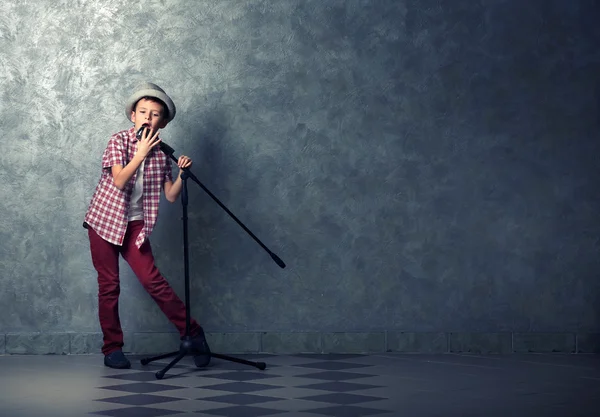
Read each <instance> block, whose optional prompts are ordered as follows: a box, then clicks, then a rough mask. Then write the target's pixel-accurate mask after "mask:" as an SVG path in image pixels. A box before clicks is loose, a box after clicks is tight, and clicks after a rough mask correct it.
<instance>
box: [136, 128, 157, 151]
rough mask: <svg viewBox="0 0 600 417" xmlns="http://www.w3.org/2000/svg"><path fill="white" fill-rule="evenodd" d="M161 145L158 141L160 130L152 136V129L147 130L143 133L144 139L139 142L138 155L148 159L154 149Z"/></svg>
mask: <svg viewBox="0 0 600 417" xmlns="http://www.w3.org/2000/svg"><path fill="white" fill-rule="evenodd" d="M159 143H160V139H158V130H157V131H156V133H154V135H152V129H149V128H145V129H144V132H143V133H142V138H141V139H140V140H139V141H138V148H137V152H136V155H137V154H139V155H140V156H141V157H142V158H146V156H148V154H149V153H150V151H151V150H152V148H154V147H155V146H156V145H158V144H159Z"/></svg>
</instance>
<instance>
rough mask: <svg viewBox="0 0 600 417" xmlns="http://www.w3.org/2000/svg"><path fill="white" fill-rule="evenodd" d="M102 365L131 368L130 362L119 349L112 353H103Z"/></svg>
mask: <svg viewBox="0 0 600 417" xmlns="http://www.w3.org/2000/svg"><path fill="white" fill-rule="evenodd" d="M104 365H106V366H108V367H109V368H115V369H128V368H131V362H129V360H128V359H127V358H126V357H125V355H124V354H123V352H122V351H121V350H115V351H114V352H113V353H109V354H108V355H104Z"/></svg>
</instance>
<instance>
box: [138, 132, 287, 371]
mask: <svg viewBox="0 0 600 417" xmlns="http://www.w3.org/2000/svg"><path fill="white" fill-rule="evenodd" d="M143 129H144V127H142V128H140V130H139V131H138V133H137V134H138V138H139V137H140V136H141V131H142V130H143ZM160 149H161V150H162V151H163V152H164V153H165V154H166V155H167V156H169V157H170V158H171V159H173V160H174V161H175V162H177V159H176V158H175V157H174V156H173V153H174V152H175V151H174V149H173V148H171V147H170V146H169V145H167V144H166V143H164V142H162V141H161V142H160ZM188 178H191V179H192V180H193V181H194V182H195V183H196V184H198V185H199V186H200V188H202V189H203V190H204V191H206V193H207V194H208V195H209V196H210V197H211V198H212V199H213V200H215V201H216V202H217V204H218V205H219V206H220V207H221V208H222V209H223V210H225V211H226V212H227V214H229V215H230V216H231V217H232V218H233V220H235V221H236V222H237V223H238V224H239V225H240V226H241V227H242V228H243V229H244V230H245V231H246V232H247V233H248V234H249V235H250V236H251V237H252V238H253V239H254V240H255V241H256V242H257V243H258V244H259V245H260V246H261V247H262V248H263V249H264V250H265V251H266V252H267V253H268V254H269V255H270V256H271V258H272V259H273V261H275V263H276V264H277V265H279V266H280V267H281V268H285V263H284V262H283V261H282V260H281V259H280V258H279V257H278V256H277V255H275V254H274V253H273V252H271V251H270V250H269V249H268V248H267V247H266V246H265V245H264V244H263V243H262V242H261V241H260V240H259V239H258V238H257V237H256V236H255V235H254V234H253V233H252V232H251V231H250V230H248V228H247V227H246V226H245V225H244V224H243V223H242V222H241V221H240V220H238V218H237V217H235V216H234V215H233V213H231V211H229V209H227V207H225V205H223V203H221V202H220V201H219V199H218V198H217V197H215V196H214V195H213V194H212V193H211V192H210V191H209V190H208V189H207V188H206V187H205V186H204V185H203V184H202V183H201V182H200V181H199V180H198V178H196V176H195V175H194V174H193V173H192V172H191V171H190V170H189V169H188V168H183V169H182V173H181V180H182V182H183V184H182V189H181V204H182V206H183V262H184V273H185V336H184V337H183V338H182V339H181V344H180V347H179V350H178V351H174V352H169V353H165V354H162V355H158V356H155V357H151V358H144V359H142V360H141V363H142V365H147V364H148V363H150V362H153V361H156V360H160V359H164V358H169V357H173V356H176V358H175V359H173V360H172V361H171V362H170V363H169V364H168V365H167V366H166V367H165V368H163V369H162V370H160V371H158V372H156V378H157V379H162V378H163V376H164V375H165V373H166V372H167V371H168V370H169V369H171V368H172V367H173V366H174V365H175V364H176V363H177V362H179V361H180V360H181V359H183V358H184V357H185V356H188V355H194V354H198V353H205V352H196V351H194V350H193V349H192V336H191V334H190V288H189V287H190V278H189V255H188V217H187V206H188V190H187V180H188ZM209 355H210V356H211V357H215V358H218V359H224V360H228V361H231V362H236V363H241V364H244V365H250V366H254V367H255V368H258V369H260V370H264V369H265V368H266V364H265V363H264V362H253V361H248V360H245V359H240V358H235V357H233V356H228V355H222V354H220V353H215V352H212V351H211V352H210V353H209Z"/></svg>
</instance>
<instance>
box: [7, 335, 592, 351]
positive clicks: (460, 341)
mask: <svg viewBox="0 0 600 417" xmlns="http://www.w3.org/2000/svg"><path fill="white" fill-rule="evenodd" d="M206 337H207V339H208V342H209V344H210V346H211V349H213V350H214V351H215V352H220V353H224V354H248V353H272V354H297V353H371V354H373V353H384V352H396V353H480V354H510V353H600V333H568V332H564V333H560V332H557V333H512V332H489V333H468V332H398V331H388V332H385V331H384V332H247V333H227V332H213V333H210V332H207V334H206ZM101 346H102V334H101V333H75V332H64V333H61V332H49V333H43V332H39V333H6V334H3V333H0V354H23V355H49V354H54V355H68V354H72V355H76V354H77V355H81V354H93V353H100V348H101ZM178 347H179V335H178V334H177V333H164V332H163V333H161V332H125V346H124V351H125V352H127V353H131V354H153V353H161V352H167V351H172V350H176V349H178Z"/></svg>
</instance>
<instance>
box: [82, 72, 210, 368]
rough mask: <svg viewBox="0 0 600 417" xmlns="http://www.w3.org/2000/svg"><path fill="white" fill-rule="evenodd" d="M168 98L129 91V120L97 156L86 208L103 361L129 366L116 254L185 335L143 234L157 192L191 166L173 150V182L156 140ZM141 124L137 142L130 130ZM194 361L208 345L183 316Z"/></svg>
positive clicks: (170, 195)
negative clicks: (98, 164) (97, 171)
mask: <svg viewBox="0 0 600 417" xmlns="http://www.w3.org/2000/svg"><path fill="white" fill-rule="evenodd" d="M175 112H176V109H175V104H174V103H173V101H172V100H171V98H170V97H169V96H168V95H167V94H166V93H165V92H164V90H163V89H162V88H160V87H159V86H157V85H156V84H152V83H145V84H143V85H141V86H139V87H138V88H137V90H136V91H135V92H134V93H133V94H132V95H131V97H129V99H128V100H127V103H126V105H125V114H126V115H127V117H128V118H129V120H130V121H131V122H132V123H133V126H132V127H130V128H129V129H127V130H122V131H120V132H117V133H115V134H113V135H112V136H111V138H110V140H109V141H108V146H107V147H106V149H105V151H104V154H103V155H102V173H101V176H100V181H99V182H98V185H97V186H96V190H95V192H94V195H93V197H92V200H91V202H90V205H89V208H88V210H87V212H86V214H85V221H84V227H85V228H86V229H87V230H88V237H89V240H90V251H91V255H92V263H93V265H94V268H95V269H96V271H97V272H98V316H99V319H100V327H101V328H102V333H103V342H104V343H103V346H102V353H103V354H104V365H106V366H108V367H111V368H129V367H130V366H131V363H130V362H129V360H128V359H127V358H126V357H125V355H124V354H123V351H122V347H123V332H122V330H121V324H120V321H119V310H118V300H119V293H120V288H119V254H121V255H122V256H123V259H125V261H127V263H128V264H129V266H130V267H131V269H132V270H133V272H134V273H135V275H136V276H137V277H138V279H139V281H140V283H141V284H142V285H143V287H144V289H145V290H146V291H147V292H148V293H149V294H150V296H151V297H152V298H153V299H154V301H155V302H156V303H157V304H158V306H159V307H160V309H161V310H162V311H163V313H164V314H165V315H166V316H167V318H168V319H169V320H170V321H171V323H173V324H174V325H175V327H176V328H177V330H178V331H179V333H180V335H181V336H182V337H183V336H184V335H185V304H184V303H183V302H182V301H181V299H180V298H179V297H178V296H177V294H175V292H174V291H173V290H172V289H171V287H170V286H169V284H168V283H167V281H166V280H165V278H164V277H163V276H162V275H161V273H160V271H159V270H158V269H157V267H156V266H155V264H154V257H153V255H152V249H151V247H150V242H149V240H148V237H149V236H150V234H151V232H152V230H153V228H154V225H155V223H156V219H157V216H158V207H159V201H160V194H161V191H164V193H165V197H166V198H167V200H168V201H169V202H171V203H173V202H175V201H176V200H177V197H178V196H179V194H180V192H181V188H182V180H181V172H182V168H187V167H190V166H191V165H192V161H191V159H190V158H188V157H187V156H184V155H182V156H180V157H179V159H178V161H177V165H178V167H179V168H180V170H179V175H178V176H177V179H176V180H175V181H173V177H172V173H171V161H170V158H169V157H168V156H167V155H165V154H164V152H162V151H161V150H160V147H159V146H157V145H159V143H160V138H159V136H158V131H159V129H163V128H164V127H165V126H167V124H168V123H169V122H170V121H171V120H173V118H174V117H175ZM142 127H145V128H144V130H143V133H142V136H141V138H140V139H139V140H138V139H137V137H136V133H137V132H138V130H139V129H140V128H142ZM190 333H191V335H192V337H193V339H192V346H193V349H194V351H195V353H196V352H197V353H198V354H197V355H195V356H194V362H195V364H196V366H198V367H200V366H206V365H208V363H209V362H210V349H209V347H208V344H207V342H206V338H205V336H204V331H203V329H202V327H200V325H199V324H198V323H197V322H196V321H195V320H194V319H191V320H190Z"/></svg>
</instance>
